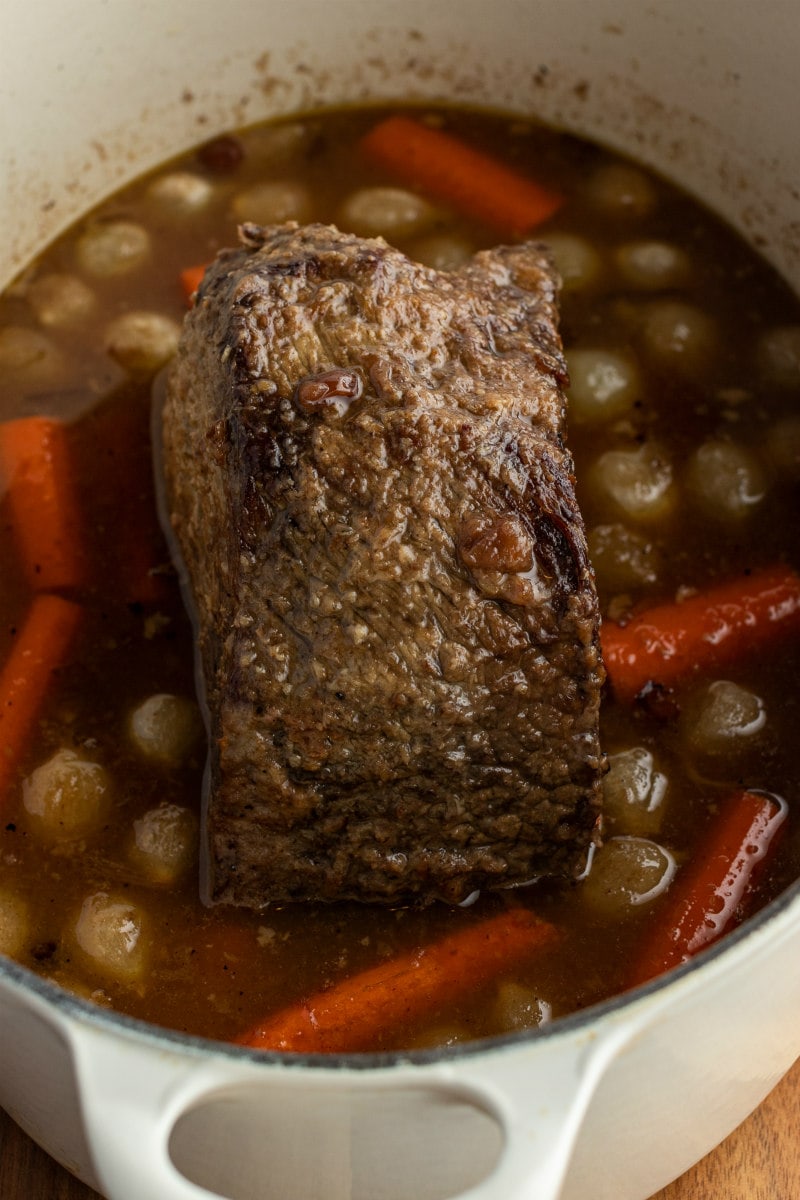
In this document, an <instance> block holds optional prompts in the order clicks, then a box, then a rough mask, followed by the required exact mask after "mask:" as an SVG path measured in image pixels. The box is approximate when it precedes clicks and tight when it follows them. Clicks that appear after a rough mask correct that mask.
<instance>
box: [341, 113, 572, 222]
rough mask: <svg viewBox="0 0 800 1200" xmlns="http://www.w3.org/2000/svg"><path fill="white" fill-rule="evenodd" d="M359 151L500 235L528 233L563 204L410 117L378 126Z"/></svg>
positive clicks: (532, 183)
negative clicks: (498, 232) (495, 230)
mask: <svg viewBox="0 0 800 1200" xmlns="http://www.w3.org/2000/svg"><path fill="white" fill-rule="evenodd" d="M361 149H362V151H363V153H364V154H365V155H366V157H367V158H368V159H370V161H372V162H373V163H375V164H376V165H377V166H380V167H382V168H383V169H384V170H386V171H387V172H389V174H391V175H394V176H395V177H397V178H398V179H400V180H402V181H403V182H404V183H406V184H408V185H409V186H410V187H415V188H419V189H420V190H421V191H423V192H426V193H427V194H428V195H429V196H432V197H433V198H434V199H436V200H439V201H441V202H442V203H444V204H447V205H449V206H450V207H452V208H454V209H456V210H457V211H458V212H459V213H461V214H462V215H464V216H467V217H474V218H475V219H476V220H478V221H483V222H484V223H485V224H486V225H491V226H493V227H494V228H495V229H497V230H499V231H500V232H501V233H504V234H508V235H521V234H526V233H529V232H530V230H531V229H533V228H535V226H537V225H540V224H541V223H542V222H543V221H546V220H547V218H548V217H551V216H552V215H553V213H555V212H556V211H557V210H558V209H559V208H560V207H561V205H562V204H563V203H564V197H563V196H561V195H558V194H557V193H556V192H552V191H550V190H549V189H548V188H545V187H543V186H542V185H541V184H539V183H536V182H535V181H534V180H533V179H528V178H527V177H526V176H524V175H519V174H518V173H517V172H516V171H513V170H512V169H511V168H510V167H507V166H505V165H504V164H503V163H501V162H498V161H497V159H494V158H491V157H490V156H489V155H488V154H484V153H483V152H482V151H480V150H476V149H474V148H473V147H472V146H468V145H467V144H466V143H465V142H462V141H460V140H459V139H458V138H455V137H453V136H452V134H449V133H444V132H443V131H442V130H440V129H432V128H430V126H428V125H423V124H422V123H421V122H420V121H415V120H414V119H413V118H412V117H404V116H400V115H397V116H391V117H388V118H387V119H386V120H384V121H380V122H379V123H378V124H377V125H375V126H374V127H373V128H372V129H371V130H370V131H369V133H367V134H366V135H365V137H363V138H362V140H361Z"/></svg>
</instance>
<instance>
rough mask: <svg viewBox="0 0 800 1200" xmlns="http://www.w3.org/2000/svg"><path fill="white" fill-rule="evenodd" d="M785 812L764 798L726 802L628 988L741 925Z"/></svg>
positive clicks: (676, 886)
mask: <svg viewBox="0 0 800 1200" xmlns="http://www.w3.org/2000/svg"><path fill="white" fill-rule="evenodd" d="M786 811H787V809H786V804H785V803H784V802H783V801H778V800H777V799H776V798H775V797H774V796H771V795H769V794H768V793H766V792H749V791H738V792H734V793H733V794H732V795H730V796H728V798H727V799H726V800H725V801H724V802H723V804H722V806H721V808H720V811H719V813H718V814H717V816H716V818H715V820H714V822H713V824H712V827H711V829H710V831H709V833H708V836H707V837H706V839H705V841H704V842H703V843H702V844H701V845H700V846H699V847H698V849H697V850H696V852H695V854H694V856H693V857H692V859H691V860H690V861H689V862H688V863H687V864H686V866H685V867H683V868H682V869H681V871H680V872H679V874H678V875H677V877H676V879H675V881H674V883H673V884H672V886H671V888H670V890H669V891H668V892H667V894H666V896H665V897H664V901H663V906H662V907H661V908H660V909H659V911H658V912H657V913H656V914H655V915H654V921H655V924H654V927H653V928H652V929H651V930H650V931H649V932H648V934H647V936H646V938H645V941H644V944H643V946H642V948H641V951H640V953H639V956H638V958H637V960H636V961H635V963H634V967H633V970H632V972H631V975H630V980H629V986H630V987H635V986H636V985H637V984H640V983H646V982H647V980H648V979H654V978H655V977H656V976H657V975H661V974H663V972H664V971H668V970H670V969H671V968H672V967H677V966H678V965H679V964H680V963H682V962H687V961H688V959H690V958H692V957H693V956H694V955H695V954H697V953H698V951H699V950H702V949H704V948H705V947H706V946H710V945H711V944H712V942H715V941H717V939H718V938H720V937H722V935H723V934H724V933H726V932H727V931H728V930H729V929H732V928H733V927H734V926H735V925H738V924H739V923H740V921H741V920H742V919H743V917H744V915H745V913H744V908H745V905H746V901H747V898H748V896H749V895H751V894H752V892H753V885H754V875H756V873H757V872H759V871H760V870H761V868H762V867H763V865H764V860H765V858H766V856H767V855H768V854H769V852H770V851H771V850H772V849H773V848H774V846H775V845H776V844H777V839H776V834H778V832H779V831H780V830H781V828H782V826H783V823H784V820H785V818H786Z"/></svg>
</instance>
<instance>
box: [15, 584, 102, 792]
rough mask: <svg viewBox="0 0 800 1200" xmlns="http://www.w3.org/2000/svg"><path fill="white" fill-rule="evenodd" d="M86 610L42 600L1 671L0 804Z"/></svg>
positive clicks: (54, 599) (47, 598) (53, 599)
mask: <svg viewBox="0 0 800 1200" xmlns="http://www.w3.org/2000/svg"><path fill="white" fill-rule="evenodd" d="M81 613H82V609H81V608H80V607H79V606H78V605H77V604H73V603H71V601H69V600H63V599H62V598H61V597H60V596H45V595H42V596H36V597H35V598H34V600H33V603H32V605H31V607H30V610H29V612H28V615H27V617H26V619H25V623H24V625H23V626H22V628H21V629H20V630H19V632H18V633H17V634H16V635H15V637H14V641H13V643H12V647H11V654H10V655H9V657H8V659H7V660H6V663H5V665H4V666H3V668H2V670H1V671H0V802H2V800H3V798H4V795H5V793H6V792H7V790H8V787H9V785H10V783H11V780H12V779H13V776H14V772H15V771H16V770H17V768H18V765H19V760H20V758H21V756H22V755H23V754H24V752H25V749H26V747H27V745H28V742H29V740H30V738H31V736H32V735H33V732H34V727H35V724H36V721H37V719H38V716H39V713H40V711H41V708H42V704H43V702H44V699H45V696H46V694H47V689H48V687H49V685H50V681H51V679H52V676H53V673H54V672H55V671H57V670H58V669H59V668H60V667H61V666H63V663H64V660H65V658H66V656H67V653H68V651H69V647H70V645H71V643H72V640H73V637H74V636H75V632H76V630H77V627H78V622H79V620H80V618H81Z"/></svg>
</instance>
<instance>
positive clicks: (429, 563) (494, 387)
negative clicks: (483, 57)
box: [163, 223, 603, 907]
mask: <svg viewBox="0 0 800 1200" xmlns="http://www.w3.org/2000/svg"><path fill="white" fill-rule="evenodd" d="M241 237H242V242H243V244H242V246H241V247H240V248H238V249H233V250H228V251H225V252H223V253H222V254H221V255H220V256H219V257H218V259H217V261H216V263H215V264H214V265H213V267H212V268H211V269H210V270H209V271H208V273H207V274H206V277H205V280H204V282H203V284H202V286H201V288H200V291H199V294H198V296H197V301H196V304H195V306H194V310H193V312H192V313H191V315H190V316H189V317H188V318H187V322H186V327H185V332H184V335H183V339H182V342H181V346H180V350H179V353H178V356H177V359H176V361H175V363H174V366H173V369H172V371H171V375H170V379H169V383H168V394H167V400H166V403H165V407H164V412H163V464H164V474H165V481H166V498H167V505H168V508H169V513H170V518H171V523H172V529H173V531H174V541H175V543H176V544H177V547H178V549H179V553H180V555H181V556H182V559H183V569H184V571H185V574H186V579H187V582H188V590H189V595H190V599H191V606H192V608H193V610H194V618H195V624H196V632H197V644H198V657H199V667H200V675H201V680H202V684H203V687H204V691H205V701H206V708H207V715H208V722H209V735H210V752H209V753H210V757H209V765H208V771H207V789H208V794H207V797H206V827H207V835H208V866H209V871H208V877H209V883H208V890H209V896H210V899H212V900H215V901H226V902H230V903H233V904H242V905H250V906H253V907H260V906H262V905H264V904H266V903H268V902H269V901H286V900H299V899H322V900H334V899H340V898H357V899H361V900H370V901H385V902H408V901H428V900H431V899H433V898H444V899H447V900H451V901H454V900H461V899H463V898H464V897H465V896H467V895H468V894H469V893H470V892H472V891H473V890H474V889H477V888H484V887H487V888H492V887H495V888H496V887H505V886H510V885H513V884H519V883H522V882H524V881H527V880H530V879H531V878H532V877H535V876H537V875H540V874H542V873H556V874H562V875H572V874H575V873H576V872H578V871H579V870H580V869H581V867H582V865H583V863H584V862H585V858H586V854H587V848H588V846H589V843H590V840H591V838H592V831H593V828H594V826H595V824H596V818H597V814H598V808H599V791H600V776H601V773H602V756H601V752H600V749H599V743H598V709H599V699H600V688H601V684H602V679H603V669H602V665H601V662H600V658H599V652H598V609H597V600H596V594H595V589H594V582H593V577H592V572H591V569H590V566H589V563H588V561H587V554H586V545H585V539H584V530H583V527H582V523H581V518H580V514H579V511H578V508H577V505H576V501H575V495H574V491H573V479H572V475H571V471H572V464H571V460H570V457H569V454H568V453H567V451H566V450H565V448H564V444H563V441H562V434H563V430H564V418H565V400H564V393H563V390H562V389H563V385H564V383H565V367H564V360H563V356H562V352H561V347H560V341H559V337H558V333H557V282H556V279H555V277H554V274H553V271H552V269H551V265H550V262H549V260H548V259H547V257H546V255H545V254H544V252H543V250H542V248H541V247H538V246H536V245H532V244H526V245H517V246H508V247H500V248H498V249H496V250H493V251H490V252H482V253H479V254H477V255H476V256H475V258H474V259H473V260H472V261H471V262H469V263H468V264H467V265H466V266H464V267H463V268H461V269H460V270H458V271H455V272H453V273H440V272H437V271H434V270H430V269H428V268H426V267H423V266H420V265H418V264H416V263H414V262H412V261H410V260H409V259H408V258H406V257H405V256H404V255H403V254H401V253H399V252H398V251H396V250H394V249H392V248H390V247H389V246H388V245H386V243H385V242H383V241H382V240H381V239H375V240H372V239H370V240H366V239H362V238H356V237H352V236H349V235H345V234H343V233H340V232H339V231H338V230H336V229H334V228H332V227H328V226H321V225H312V226H306V227H303V228H298V227H297V226H296V225H295V224H293V223H292V224H289V225H284V226H279V227H273V228H268V229H264V228H260V227H258V226H253V225H247V226H244V227H243V229H242V231H241Z"/></svg>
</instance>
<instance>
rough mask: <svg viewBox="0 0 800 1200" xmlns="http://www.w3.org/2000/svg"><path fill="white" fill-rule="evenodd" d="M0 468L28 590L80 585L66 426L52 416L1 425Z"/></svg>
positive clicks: (81, 566) (80, 553)
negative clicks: (6, 490)
mask: <svg viewBox="0 0 800 1200" xmlns="http://www.w3.org/2000/svg"><path fill="white" fill-rule="evenodd" d="M0 473H1V474H2V475H3V477H4V478H5V479H6V480H7V487H8V501H9V505H10V512H11V520H12V523H13V526H14V537H15V541H16V542H17V545H18V547H19V553H20V556H21V559H22V564H23V569H24V571H25V576H26V579H27V581H28V584H29V586H30V588H31V590H32V591H35V592H50V591H57V590H59V589H61V588H74V587H77V586H79V585H80V584H81V583H82V582H83V578H84V573H85V572H84V566H85V564H84V554H83V549H82V545H81V540H80V533H79V529H80V523H79V519H78V503H77V499H76V493H75V487H74V480H73V473H72V468H71V462H70V448H69V442H68V437H67V427H66V426H65V425H64V423H63V422H62V421H58V420H56V419H55V418H52V417H20V418H19V419H18V420H15V421H7V422H5V423H4V424H2V425H0Z"/></svg>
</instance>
